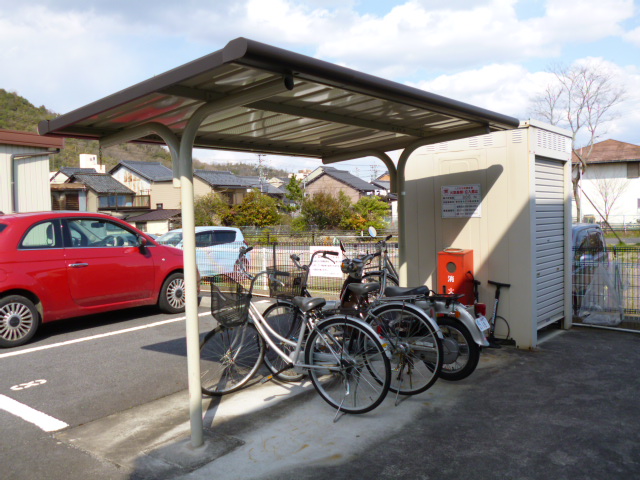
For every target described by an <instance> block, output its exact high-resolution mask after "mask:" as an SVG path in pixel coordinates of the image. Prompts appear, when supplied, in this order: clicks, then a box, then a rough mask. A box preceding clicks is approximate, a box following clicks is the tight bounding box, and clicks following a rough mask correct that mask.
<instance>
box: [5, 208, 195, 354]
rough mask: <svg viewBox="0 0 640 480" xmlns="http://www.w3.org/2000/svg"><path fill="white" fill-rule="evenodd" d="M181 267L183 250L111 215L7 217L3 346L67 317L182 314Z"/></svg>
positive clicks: (18, 215) (30, 335)
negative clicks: (139, 310) (149, 310)
mask: <svg viewBox="0 0 640 480" xmlns="http://www.w3.org/2000/svg"><path fill="white" fill-rule="evenodd" d="M182 265H183V261H182V251H180V250H179V249H177V248H173V247H168V246H163V245H158V244H157V243H156V242H155V240H152V239H151V238H150V237H149V236H147V235H145V234H144V233H142V232H141V231H139V230H137V229H136V228H134V227H132V226H131V225H129V224H128V223H126V222H124V221H121V220H119V219H116V218H114V217H111V216H109V215H103V214H99V213H85V212H82V213H79V212H40V213H16V214H9V215H0V347H14V346H17V345H22V344H24V343H26V342H28V341H29V340H30V339H31V338H32V337H33V335H34V334H35V333H36V330H37V329H38V327H39V326H40V324H41V323H46V322H52V321H54V320H59V319H63V318H70V317H77V316H81V315H88V314H94V313H101V312H106V311H110V310H116V309H122V308H129V307H137V306H142V305H157V306H158V307H159V308H160V310H162V311H163V312H166V313H178V312H182V311H184V300H185V299H184V278H183V267H182Z"/></svg>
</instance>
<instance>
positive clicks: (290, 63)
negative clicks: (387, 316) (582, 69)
mask: <svg viewBox="0 0 640 480" xmlns="http://www.w3.org/2000/svg"><path fill="white" fill-rule="evenodd" d="M518 125H519V121H518V120H517V119H515V118H512V117H509V116H506V115H501V114H499V113H495V112H492V111H489V110H485V109H482V108H479V107H475V106H472V105H468V104H465V103H462V102H458V101H455V100H452V99H448V98H445V97H442V96H439V95H436V94H433V93H429V92H425V91H423V90H419V89H416V88H412V87H408V86H405V85H401V84H398V83H395V82H391V81H388V80H383V79H381V78H378V77H374V76H371V75H368V74H365V73H361V72H357V71H354V70H351V69H348V68H345V67H341V66H338V65H334V64H331V63H328V62H324V61H321V60H317V59H314V58H310V57H307V56H304V55H301V54H297V53H294V52H290V51H287V50H283V49H280V48H276V47H273V46H270V45H266V44H263V43H259V42H256V41H253V40H249V39H245V38H237V39H235V40H232V41H230V42H229V43H228V44H227V45H226V46H225V47H224V48H222V49H221V50H218V51H216V52H214V53H211V54H209V55H206V56H204V57H201V58H199V59H197V60H194V61H192V62H189V63H187V64H185V65H182V66H180V67H177V68H175V69H172V70H170V71H168V72H165V73H163V74H160V75H157V76H154V77H152V78H150V79H148V80H145V81H143V82H141V83H138V84H136V85H133V86H131V87H129V88H126V89H124V90H122V91H120V92H117V93H115V94H113V95H110V96H107V97H105V98H103V99H101V100H98V101H95V102H93V103H90V104H88V105H86V106H84V107H81V108H78V109H76V110H74V111H72V112H69V113H67V114H64V115H62V116H60V117H58V118H55V119H53V120H45V121H42V122H40V124H39V125H38V132H39V133H40V134H41V135H46V136H61V137H72V138H80V139H86V140H98V141H99V142H100V146H101V147H108V146H111V145H115V144H119V143H124V142H137V143H151V144H162V145H166V146H168V148H169V151H170V153H171V157H172V161H173V171H174V186H175V187H176V188H181V200H182V201H181V203H182V227H183V232H184V276H185V287H186V336H187V362H188V371H189V373H188V377H189V378H188V380H189V407H190V421H191V443H192V445H193V446H194V447H197V446H200V445H202V443H203V422H202V403H201V392H200V371H199V369H200V367H199V337H198V315H197V314H198V311H197V309H198V305H197V277H196V275H197V270H196V260H195V220H194V209H193V200H194V195H193V157H192V154H193V148H211V149H221V150H234V151H246V152H255V153H267V154H269V153H270V154H279V155H291V156H301V157H312V158H319V159H321V160H322V162H323V163H325V164H327V163H334V162H340V161H345V160H352V159H357V158H363V157H375V158H378V159H380V160H381V161H382V162H383V163H384V164H385V166H386V167H387V169H388V170H389V173H390V176H391V188H392V191H393V192H396V193H398V217H399V218H398V220H399V234H400V235H399V236H400V264H401V269H400V272H401V276H402V277H403V278H404V279H406V261H405V255H406V247H405V242H406V228H405V224H404V216H405V213H404V206H405V198H404V189H405V184H404V175H405V168H406V163H407V160H408V158H409V156H410V155H411V154H412V153H413V152H414V151H415V150H416V149H418V148H420V147H422V146H425V145H430V144H434V143H440V142H445V141H451V140H456V139H463V138H467V137H473V136H477V135H484V134H487V133H491V132H495V131H503V130H509V129H513V128H516V127H518ZM397 150H402V154H401V156H400V159H399V161H398V164H397V167H396V165H395V164H394V162H393V161H392V160H391V158H390V156H389V154H388V152H391V151H397Z"/></svg>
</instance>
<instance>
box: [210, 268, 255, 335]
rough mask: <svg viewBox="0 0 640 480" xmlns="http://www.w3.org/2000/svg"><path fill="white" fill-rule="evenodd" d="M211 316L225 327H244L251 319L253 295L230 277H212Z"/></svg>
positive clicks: (221, 275) (222, 275)
mask: <svg viewBox="0 0 640 480" xmlns="http://www.w3.org/2000/svg"><path fill="white" fill-rule="evenodd" d="M210 281H211V315H213V318H215V319H216V321H217V322H218V323H219V324H220V325H223V326H225V327H236V326H238V325H242V324H243V323H244V322H246V321H247V318H248V317H249V304H250V303H251V294H250V293H248V292H247V291H246V290H245V288H244V287H243V286H242V285H241V284H240V283H238V282H237V281H235V280H234V279H233V278H231V277H230V276H228V275H224V274H220V275H214V276H212V277H210Z"/></svg>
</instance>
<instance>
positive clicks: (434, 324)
mask: <svg viewBox="0 0 640 480" xmlns="http://www.w3.org/2000/svg"><path fill="white" fill-rule="evenodd" d="M387 305H397V306H402V308H403V309H405V310H407V311H410V312H412V313H415V314H416V315H418V316H421V317H422V318H424V319H425V320H427V321H428V322H429V324H430V325H431V326H432V327H433V329H434V330H435V331H436V332H438V336H439V337H440V338H441V339H442V338H444V336H443V335H442V330H440V327H439V326H438V323H437V322H436V321H435V320H434V319H433V318H431V317H430V316H429V315H428V314H427V312H426V311H425V310H423V309H422V308H420V307H417V306H415V305H414V304H413V303H405V302H388V301H385V302H384V303H382V304H380V305H376V306H375V307H373V308H370V309H369V313H370V314H372V315H376V312H377V311H380V310H383V309H384V307H386V306H387ZM476 328H477V327H476Z"/></svg>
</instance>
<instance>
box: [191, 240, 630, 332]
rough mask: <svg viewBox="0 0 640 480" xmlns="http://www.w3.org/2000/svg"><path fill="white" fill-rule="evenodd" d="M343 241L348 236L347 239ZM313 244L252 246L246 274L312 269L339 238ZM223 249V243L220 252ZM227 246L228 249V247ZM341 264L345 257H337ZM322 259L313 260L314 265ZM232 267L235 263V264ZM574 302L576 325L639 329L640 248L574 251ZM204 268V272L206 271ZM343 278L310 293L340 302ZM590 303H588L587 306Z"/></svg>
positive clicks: (359, 244)
mask: <svg viewBox="0 0 640 480" xmlns="http://www.w3.org/2000/svg"><path fill="white" fill-rule="evenodd" d="M343 238H344V237H343ZM366 238H367V237H364V238H363V239H362V241H360V240H361V239H360V237H351V238H349V239H346V238H344V239H340V241H342V243H343V245H344V247H345V249H346V254H347V256H348V257H350V258H352V257H354V256H355V255H357V254H360V253H368V252H369V253H370V252H374V251H375V239H370V240H365V239H366ZM315 240H316V241H315V242H311V241H310V240H309V239H305V240H296V239H289V241H286V242H285V241H279V242H273V241H271V242H266V241H264V242H262V243H256V242H252V245H253V247H254V248H253V250H252V251H251V253H250V254H249V257H248V260H249V262H248V266H247V267H248V268H247V270H248V271H249V272H250V273H252V274H256V273H258V272H261V271H265V270H266V269H267V268H268V267H276V268H278V269H281V270H288V269H293V268H295V267H294V264H293V262H292V260H291V259H290V255H292V254H296V255H298V256H299V257H300V263H301V264H303V265H307V264H308V263H309V261H310V259H311V255H312V253H313V251H315V249H318V248H323V247H329V248H331V249H333V250H336V251H337V250H339V243H340V241H339V240H338V237H331V236H323V237H321V238H320V237H319V238H316V239H315ZM387 246H388V249H389V258H390V260H391V261H392V263H393V264H394V265H395V266H396V268H397V266H398V245H397V243H388V244H387ZM220 247H223V245H219V246H217V247H216V248H220ZM225 247H226V246H225ZM224 254H225V256H228V257H230V258H237V256H238V247H237V246H232V244H229V247H228V251H226V250H225V253H224ZM332 258H333V259H336V260H335V261H336V262H340V259H341V257H332ZM317 260H318V256H316V260H314V264H316V261H317ZM322 261H324V262H327V261H328V260H322ZM231 263H232V262H231ZM572 268H573V272H572V278H573V288H572V302H573V312H574V315H575V317H574V322H575V323H585V324H587V323H589V322H591V323H593V319H594V318H595V317H596V315H591V319H589V318H580V313H581V310H582V313H585V312H586V313H589V312H591V313H593V312H594V311H595V312H599V313H610V314H616V315H617V316H618V318H617V320H619V321H620V323H619V324H618V325H617V326H618V327H620V328H626V329H632V330H640V247H629V246H625V247H609V248H608V249H607V250H606V251H605V250H589V249H580V248H574V250H573V257H572ZM201 270H202V268H201ZM343 281H344V275H343V274H342V273H341V272H340V273H338V274H337V275H336V276H333V275H323V274H322V271H320V272H317V271H316V272H312V274H311V275H310V276H309V279H308V285H309V290H310V291H311V293H312V294H313V295H317V296H321V297H326V298H336V297H337V296H338V295H339V293H340V288H341V286H342V282H343ZM256 289H257V291H256V293H258V294H266V293H267V292H268V286H267V284H266V278H264V279H263V280H262V281H261V282H260V283H259V284H258V285H256ZM587 302H588V305H587Z"/></svg>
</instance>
